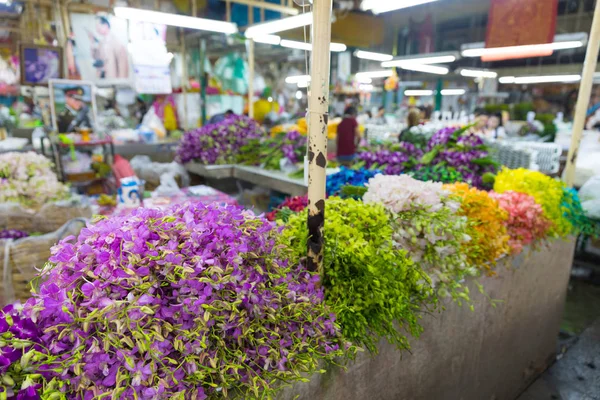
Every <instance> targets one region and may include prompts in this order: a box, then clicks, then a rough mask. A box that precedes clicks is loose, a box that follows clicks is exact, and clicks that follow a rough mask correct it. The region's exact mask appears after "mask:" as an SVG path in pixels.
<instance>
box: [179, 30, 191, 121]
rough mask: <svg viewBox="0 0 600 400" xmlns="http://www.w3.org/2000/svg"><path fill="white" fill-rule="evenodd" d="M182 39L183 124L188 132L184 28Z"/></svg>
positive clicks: (180, 32)
mask: <svg viewBox="0 0 600 400" xmlns="http://www.w3.org/2000/svg"><path fill="white" fill-rule="evenodd" d="M179 35H180V37H181V94H182V96H183V124H182V127H183V129H184V130H186V131H187V130H188V129H189V126H188V108H187V85H188V65H187V52H186V48H185V34H184V32H183V28H179Z"/></svg>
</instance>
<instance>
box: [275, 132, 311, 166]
mask: <svg viewBox="0 0 600 400" xmlns="http://www.w3.org/2000/svg"><path fill="white" fill-rule="evenodd" d="M306 145H307V139H306V136H303V135H301V134H300V132H298V131H289V132H287V133H286V134H285V136H284V138H283V143H282V145H281V151H282V153H283V156H284V157H285V158H287V159H288V160H290V161H291V162H292V163H293V164H296V163H298V162H300V161H301V157H303V156H304V154H306Z"/></svg>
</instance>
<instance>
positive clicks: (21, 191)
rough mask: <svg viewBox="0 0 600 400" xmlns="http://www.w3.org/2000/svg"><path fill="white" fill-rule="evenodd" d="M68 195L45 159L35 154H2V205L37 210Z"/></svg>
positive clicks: (0, 201) (0, 161)
mask: <svg viewBox="0 0 600 400" xmlns="http://www.w3.org/2000/svg"><path fill="white" fill-rule="evenodd" d="M69 195H70V193H69V188H68V187H67V186H65V185H64V184H62V183H61V182H59V180H58V178H57V177H56V174H55V173H54V172H53V171H52V163H51V162H50V160H48V159H47V158H46V157H44V156H42V155H39V154H36V153H34V152H27V153H4V154H0V203H5V202H17V203H20V204H23V205H25V206H27V207H38V206H41V205H44V204H45V203H47V202H50V201H56V200H63V199H66V198H68V197H69Z"/></svg>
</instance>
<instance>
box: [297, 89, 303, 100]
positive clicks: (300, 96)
mask: <svg viewBox="0 0 600 400" xmlns="http://www.w3.org/2000/svg"><path fill="white" fill-rule="evenodd" d="M296 99H297V100H302V90H297V91H296Z"/></svg>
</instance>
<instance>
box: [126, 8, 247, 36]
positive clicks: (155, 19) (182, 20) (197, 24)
mask: <svg viewBox="0 0 600 400" xmlns="http://www.w3.org/2000/svg"><path fill="white" fill-rule="evenodd" d="M114 12H115V16H116V17H117V18H124V19H129V20H133V21H142V22H150V23H153V24H162V25H171V26H179V27H182V28H189V29H198V30H202V31H210V32H219V33H227V34H233V33H237V32H238V28H237V25H236V24H233V23H231V22H224V21H216V20H213V19H206V18H196V17H188V16H186V15H177V14H170V13H163V12H158V11H150V10H142V9H139V8H130V7H115V8H114Z"/></svg>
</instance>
